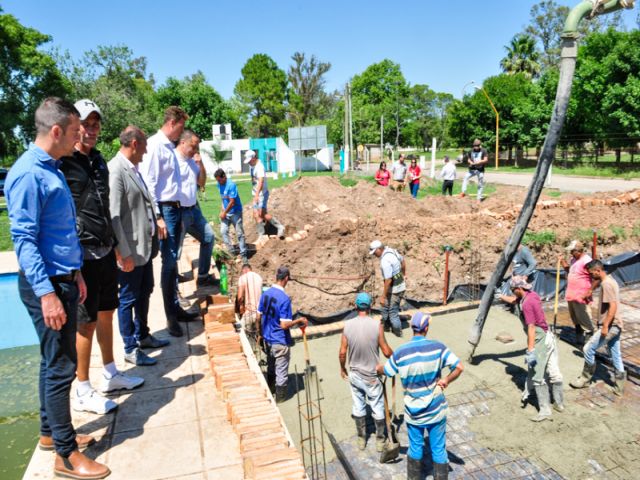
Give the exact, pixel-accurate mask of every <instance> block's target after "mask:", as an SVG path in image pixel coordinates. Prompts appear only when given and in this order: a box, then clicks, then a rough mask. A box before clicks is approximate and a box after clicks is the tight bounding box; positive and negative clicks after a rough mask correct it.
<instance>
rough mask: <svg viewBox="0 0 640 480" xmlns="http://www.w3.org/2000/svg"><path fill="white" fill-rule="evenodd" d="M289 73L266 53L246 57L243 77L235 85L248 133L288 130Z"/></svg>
mask: <svg viewBox="0 0 640 480" xmlns="http://www.w3.org/2000/svg"><path fill="white" fill-rule="evenodd" d="M287 83H288V82H287V75H286V74H285V72H284V71H283V70H281V69H280V68H279V67H278V65H277V64H276V62H275V61H274V60H273V59H272V58H271V57H269V56H268V55H265V54H263V53H258V54H256V55H254V56H253V57H251V58H250V59H249V60H247V63H245V65H244V67H242V78H241V79H240V80H238V82H237V83H236V86H235V88H234V93H235V96H236V102H235V104H236V105H237V106H238V107H239V109H240V113H241V115H242V118H243V120H244V121H245V122H246V125H247V130H248V133H249V134H250V135H252V136H256V137H274V136H281V135H283V134H284V133H285V132H286V128H287V121H286V118H285V115H286V111H287V106H286V102H287V98H288V89H287V87H288V85H287Z"/></svg>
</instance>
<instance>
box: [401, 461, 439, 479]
mask: <svg viewBox="0 0 640 480" xmlns="http://www.w3.org/2000/svg"><path fill="white" fill-rule="evenodd" d="M436 465H437V464H436V463H434V464H433V468H434V477H433V478H434V479H435V478H436V477H435V468H436ZM407 480H422V461H421V460H416V459H415V458H411V457H410V456H409V455H407Z"/></svg>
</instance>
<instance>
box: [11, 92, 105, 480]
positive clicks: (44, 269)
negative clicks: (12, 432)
mask: <svg viewBox="0 0 640 480" xmlns="http://www.w3.org/2000/svg"><path fill="white" fill-rule="evenodd" d="M35 124H36V130H37V136H36V139H35V142H34V143H33V144H31V145H30V146H29V149H28V150H27V151H26V152H25V153H24V154H23V155H22V156H21V157H20V158H19V159H18V160H17V161H16V163H15V164H14V166H13V167H12V168H11V170H10V171H9V174H8V175H7V180H6V184H5V192H6V196H7V206H8V210H9V219H10V221H11V237H12V239H13V243H14V245H15V251H16V254H17V257H18V263H19V265H20V275H19V277H18V287H19V291H20V298H21V300H22V302H23V303H24V305H25V307H26V308H27V311H28V312H29V315H30V316H31V319H32V321H33V324H34V326H35V329H36V333H37V334H38V338H39V339H40V352H41V361H40V381H39V393H40V445H41V447H42V448H45V449H55V450H56V453H57V455H56V460H55V466H54V471H55V474H57V475H62V476H69V477H73V478H79V479H82V478H104V477H106V476H107V475H109V473H110V471H109V469H108V468H107V467H106V466H105V465H101V464H99V463H97V462H94V461H93V460H91V459H90V458H88V457H86V456H85V455H83V454H82V453H80V452H79V450H78V447H79V446H86V445H88V444H90V443H93V442H94V440H93V439H92V438H91V437H88V436H86V435H76V432H75V430H74V428H73V425H72V423H71V410H70V403H69V397H70V391H71V384H72V382H73V380H74V378H75V374H76V367H77V353H76V319H77V309H78V303H82V302H84V299H85V298H86V295H87V289H86V285H85V283H84V280H83V278H82V274H81V273H80V268H81V267H82V260H83V257H82V248H81V247H80V242H79V240H78V235H77V232H76V210H75V206H74V203H73V198H72V196H71V191H70V190H69V187H68V186H67V182H66V181H65V179H64V175H63V174H62V172H61V171H60V170H59V167H60V161H59V159H60V158H61V157H63V156H67V155H71V154H72V153H73V147H74V145H75V143H76V142H77V141H78V140H79V138H80V137H79V133H80V115H79V113H78V110H77V109H76V108H75V107H74V106H73V105H72V104H71V103H69V102H67V101H65V100H62V99H60V98H56V97H49V98H47V99H45V100H44V101H43V102H42V104H41V105H40V106H39V107H38V109H37V110H36V114H35Z"/></svg>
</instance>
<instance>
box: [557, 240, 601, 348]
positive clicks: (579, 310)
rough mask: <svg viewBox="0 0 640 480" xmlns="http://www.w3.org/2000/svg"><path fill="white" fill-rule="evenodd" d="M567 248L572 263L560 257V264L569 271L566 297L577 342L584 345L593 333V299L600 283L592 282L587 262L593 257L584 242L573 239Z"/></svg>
mask: <svg viewBox="0 0 640 480" xmlns="http://www.w3.org/2000/svg"><path fill="white" fill-rule="evenodd" d="M566 250H567V252H569V253H570V254H571V263H569V262H567V261H566V260H565V259H564V258H563V257H560V265H562V268H564V269H565V270H566V271H567V273H568V275H567V290H566V292H565V298H566V299H567V305H568V307H569V316H570V317H571V321H572V322H573V325H574V326H575V328H576V343H577V344H578V346H583V345H584V344H585V343H586V342H588V341H589V338H591V335H593V330H594V325H593V319H592V314H591V301H592V296H593V291H594V289H596V288H597V286H598V285H597V284H596V283H593V282H592V280H591V276H590V275H589V272H588V270H587V264H588V263H589V262H590V261H591V260H592V259H591V257H590V256H589V255H588V254H587V253H585V251H584V245H583V243H582V242H580V241H578V240H573V241H572V242H571V243H570V244H569V246H568V247H567V248H566Z"/></svg>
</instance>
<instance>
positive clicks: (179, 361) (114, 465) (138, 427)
mask: <svg viewBox="0 0 640 480" xmlns="http://www.w3.org/2000/svg"><path fill="white" fill-rule="evenodd" d="M154 267H155V268H154V274H155V278H156V288H155V290H154V292H153V295H152V297H151V310H150V315H149V323H150V327H151V331H152V333H153V334H154V335H157V336H158V337H161V338H170V339H171V345H170V346H168V347H166V348H163V349H161V350H159V351H151V352H152V353H151V356H153V357H155V358H157V359H158V363H157V364H156V365H154V366H152V367H134V366H132V365H130V364H125V363H124V361H123V352H124V350H123V345H122V340H121V338H120V335H119V333H118V328H117V322H115V321H114V330H115V331H114V348H115V353H116V363H117V365H118V368H119V369H121V370H126V371H127V372H128V373H131V374H134V375H139V376H142V377H144V378H145V383H144V385H143V386H142V387H140V388H138V389H137V390H134V391H131V392H122V393H120V394H116V395H113V396H112V397H111V398H112V399H113V400H114V401H116V402H117V403H118V408H117V409H116V411H115V412H114V413H110V414H107V415H93V414H89V413H78V412H73V420H74V425H75V426H76V428H77V430H78V431H79V432H81V433H86V434H92V435H94V436H95V437H96V438H97V440H98V443H97V444H96V445H95V446H93V447H91V448H89V449H88V450H87V454H88V455H90V456H91V457H93V458H96V459H97V460H98V461H100V462H103V463H106V464H107V465H108V466H109V468H110V469H111V471H112V474H111V475H110V476H109V477H108V478H109V479H110V480H132V479H146V480H161V479H163V480H168V479H175V480H235V479H242V478H244V475H243V469H242V464H241V458H240V449H239V444H238V438H237V435H236V434H235V433H234V431H233V429H232V427H231V425H230V423H229V422H228V421H227V418H226V408H225V406H224V404H223V403H222V401H221V399H220V398H219V396H218V394H217V393H216V389H215V384H214V380H213V378H212V377H211V373H210V369H209V365H208V359H207V352H206V347H205V343H206V338H205V333H204V327H203V324H202V322H201V321H197V322H191V323H188V324H185V323H183V324H182V325H183V327H185V330H186V335H185V336H184V337H181V338H177V339H176V338H173V337H169V336H168V333H167V332H166V330H165V316H164V311H163V308H162V297H161V293H160V288H159V285H158V283H159V282H158V280H159V278H160V270H159V267H160V259H159V257H158V258H156V260H155V261H154ZM101 367H102V365H101V360H100V357H99V348H98V345H97V344H96V343H95V341H94V346H93V356H92V359H91V373H90V376H91V379H92V383H93V385H94V386H97V385H99V378H100V375H101ZM53 461H54V455H53V454H52V453H51V452H42V451H40V450H38V449H36V451H35V452H34V454H33V457H32V459H31V463H30V464H29V467H28V469H27V472H26V473H25V476H24V478H25V479H34V478H38V479H48V478H54V477H53Z"/></svg>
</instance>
